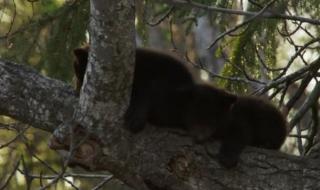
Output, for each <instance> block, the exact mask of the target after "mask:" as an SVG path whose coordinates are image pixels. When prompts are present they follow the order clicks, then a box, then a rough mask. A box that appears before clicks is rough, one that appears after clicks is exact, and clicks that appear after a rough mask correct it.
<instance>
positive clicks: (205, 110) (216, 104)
mask: <svg viewBox="0 0 320 190" xmlns="http://www.w3.org/2000/svg"><path fill="white" fill-rule="evenodd" d="M74 54H75V56H76V60H75V62H74V68H75V73H76V77H77V79H78V80H77V81H78V83H77V90H78V92H79V90H80V88H81V85H82V82H83V76H84V73H85V69H86V65H87V59H88V48H79V49H76V50H74ZM125 121H126V126H127V127H128V129H129V130H130V131H132V132H134V133H136V132H139V131H141V130H142V129H143V128H144V127H145V125H146V123H147V122H148V123H150V124H153V125H155V126H158V127H172V128H181V129H184V130H187V131H189V132H190V134H191V135H192V136H193V137H194V139H195V140H197V141H206V140H208V139H209V138H211V137H213V138H214V139H216V140H220V141H221V148H220V153H219V161H220V163H221V164H223V165H224V166H225V167H234V166H236V164H237V161H238V158H239V155H240V153H241V151H242V150H243V148H244V147H245V146H246V145H249V146H256V147H260V148H267V149H279V148H280V146H281V145H282V143H283V141H284V139H285V137H286V121H285V120H284V118H283V116H282V115H281V113H280V112H279V111H278V110H277V109H276V108H275V107H273V106H272V105H271V104H269V103H267V102H265V101H263V100H261V99H258V98H254V97H244V96H236V95H233V94H230V93H228V92H226V91H223V90H221V89H218V88H215V87H213V86H211V85H208V84H198V83H196V82H195V79H194V77H193V75H192V74H191V72H190V70H189V69H188V68H187V66H186V64H185V62H184V61H182V60H180V59H178V58H176V57H174V56H172V55H170V54H167V53H163V52H159V51H154V50H150V49H141V48H138V49H137V50H136V69H135V75H134V80H133V88H132V97H131V101H130V106H129V108H128V111H127V113H126V118H125Z"/></svg>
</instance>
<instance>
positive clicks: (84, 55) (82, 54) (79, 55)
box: [73, 48, 88, 64]
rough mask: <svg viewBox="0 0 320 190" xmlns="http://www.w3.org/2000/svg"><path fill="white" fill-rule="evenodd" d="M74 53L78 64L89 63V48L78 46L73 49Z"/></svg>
mask: <svg viewBox="0 0 320 190" xmlns="http://www.w3.org/2000/svg"><path fill="white" fill-rule="evenodd" d="M73 54H74V55H75V57H76V59H77V64H83V63H85V64H87V61H88V48H76V49H74V50H73Z"/></svg>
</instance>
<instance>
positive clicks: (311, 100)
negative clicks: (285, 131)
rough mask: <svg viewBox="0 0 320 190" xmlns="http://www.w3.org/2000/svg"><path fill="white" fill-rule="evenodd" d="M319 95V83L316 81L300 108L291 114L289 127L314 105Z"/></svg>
mask: <svg viewBox="0 0 320 190" xmlns="http://www.w3.org/2000/svg"><path fill="white" fill-rule="evenodd" d="M319 96H320V83H319V82H318V83H317V84H316V85H315V87H314V89H313V90H312V92H311V93H310V95H309V97H308V98H307V99H306V101H305V102H304V103H303V105H302V106H301V108H300V110H299V111H298V112H297V113H296V114H295V115H294V116H293V118H292V119H291V121H290V122H289V127H290V128H291V129H292V128H293V127H294V126H295V125H296V124H297V123H298V122H299V121H300V119H301V118H302V117H303V116H304V114H305V113H306V112H307V111H308V110H309V109H310V108H311V107H312V105H314V103H315V102H316V101H318V99H319Z"/></svg>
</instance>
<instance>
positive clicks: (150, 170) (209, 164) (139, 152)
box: [0, 60, 320, 190]
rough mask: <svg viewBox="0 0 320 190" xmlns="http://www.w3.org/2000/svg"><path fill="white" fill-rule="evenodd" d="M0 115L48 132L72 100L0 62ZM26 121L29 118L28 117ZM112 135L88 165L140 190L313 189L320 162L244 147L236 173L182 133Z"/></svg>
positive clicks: (56, 85)
mask: <svg viewBox="0 0 320 190" xmlns="http://www.w3.org/2000/svg"><path fill="white" fill-rule="evenodd" d="M0 74H1V75H0V76H1V78H0V85H1V87H2V91H1V93H0V99H1V101H2V102H3V103H2V104H1V109H0V110H1V112H2V114H5V115H10V116H12V117H14V118H15V119H18V120H22V121H25V122H27V123H29V124H31V125H33V126H35V127H38V128H41V129H45V130H48V131H51V130H52V129H54V128H55V127H56V126H57V125H59V123H61V122H62V121H64V120H68V119H69V118H68V117H67V116H70V117H71V115H72V112H73V105H75V101H76V100H77V99H76V98H75V96H74V92H73V90H72V89H71V88H70V87H69V86H68V85H65V84H64V83H62V82H60V81H57V80H52V79H49V78H47V77H44V76H41V75H39V74H37V73H36V72H35V71H34V70H32V69H29V68H27V67H26V66H23V65H17V64H13V63H10V62H7V61H3V60H2V61H0ZM28 117H30V118H28ZM103 135H105V136H106V138H107V137H110V136H112V138H111V139H105V141H109V140H111V141H112V142H109V143H107V144H105V145H101V147H100V148H101V152H100V153H99V154H97V155H96V157H95V162H94V163H92V164H93V165H94V168H95V169H97V170H98V169H99V170H109V171H110V172H112V173H113V174H114V175H115V177H117V178H119V179H120V180H123V181H124V182H125V183H127V184H128V185H130V186H132V187H134V188H136V189H139V188H140V187H141V185H139V184H143V182H144V183H145V184H147V185H148V187H154V188H155V187H158V188H167V189H168V190H181V189H183V190H189V189H190V190H191V189H227V188H241V189H250V188H251V189H254V188H257V187H259V188H261V189H303V188H308V189H318V188H319V186H320V184H319V181H318V179H319V177H320V176H319V174H320V161H319V160H318V159H311V158H298V157H294V156H288V155H285V154H281V153H277V152H273V151H267V150H259V149H255V148H247V149H246V150H245V152H244V153H243V154H242V156H241V161H240V165H239V166H238V167H237V168H234V169H231V170H226V169H224V168H222V167H221V166H220V165H219V164H218V162H217V159H216V154H217V151H218V146H217V144H216V143H213V144H212V143H207V144H206V145H205V146H204V145H198V144H195V143H194V142H192V139H191V137H188V136H187V135H186V134H184V133H183V132H182V131H170V130H167V129H159V128H155V127H152V126H148V127H147V128H146V130H144V131H143V132H142V133H139V134H137V135H130V134H128V132H126V131H125V130H124V129H123V128H122V126H121V125H120V124H118V125H117V126H116V127H115V130H106V131H105V132H104V134H102V136H103Z"/></svg>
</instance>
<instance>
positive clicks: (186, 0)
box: [163, 0, 320, 25]
mask: <svg viewBox="0 0 320 190" xmlns="http://www.w3.org/2000/svg"><path fill="white" fill-rule="evenodd" d="M163 1H164V2H167V3H169V4H175V5H180V6H189V7H192V8H198V9H203V10H207V11H213V12H220V13H225V14H234V15H243V16H254V15H256V14H257V12H251V11H242V10H233V9H227V8H219V7H214V6H208V5H204V4H201V3H197V2H194V1H191V0H163ZM260 16H261V17H262V18H265V19H283V20H293V21H301V22H307V23H310V24H314V25H320V20H319V19H311V18H306V17H301V16H290V15H286V14H277V13H271V12H265V13H263V14H262V15H260Z"/></svg>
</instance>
